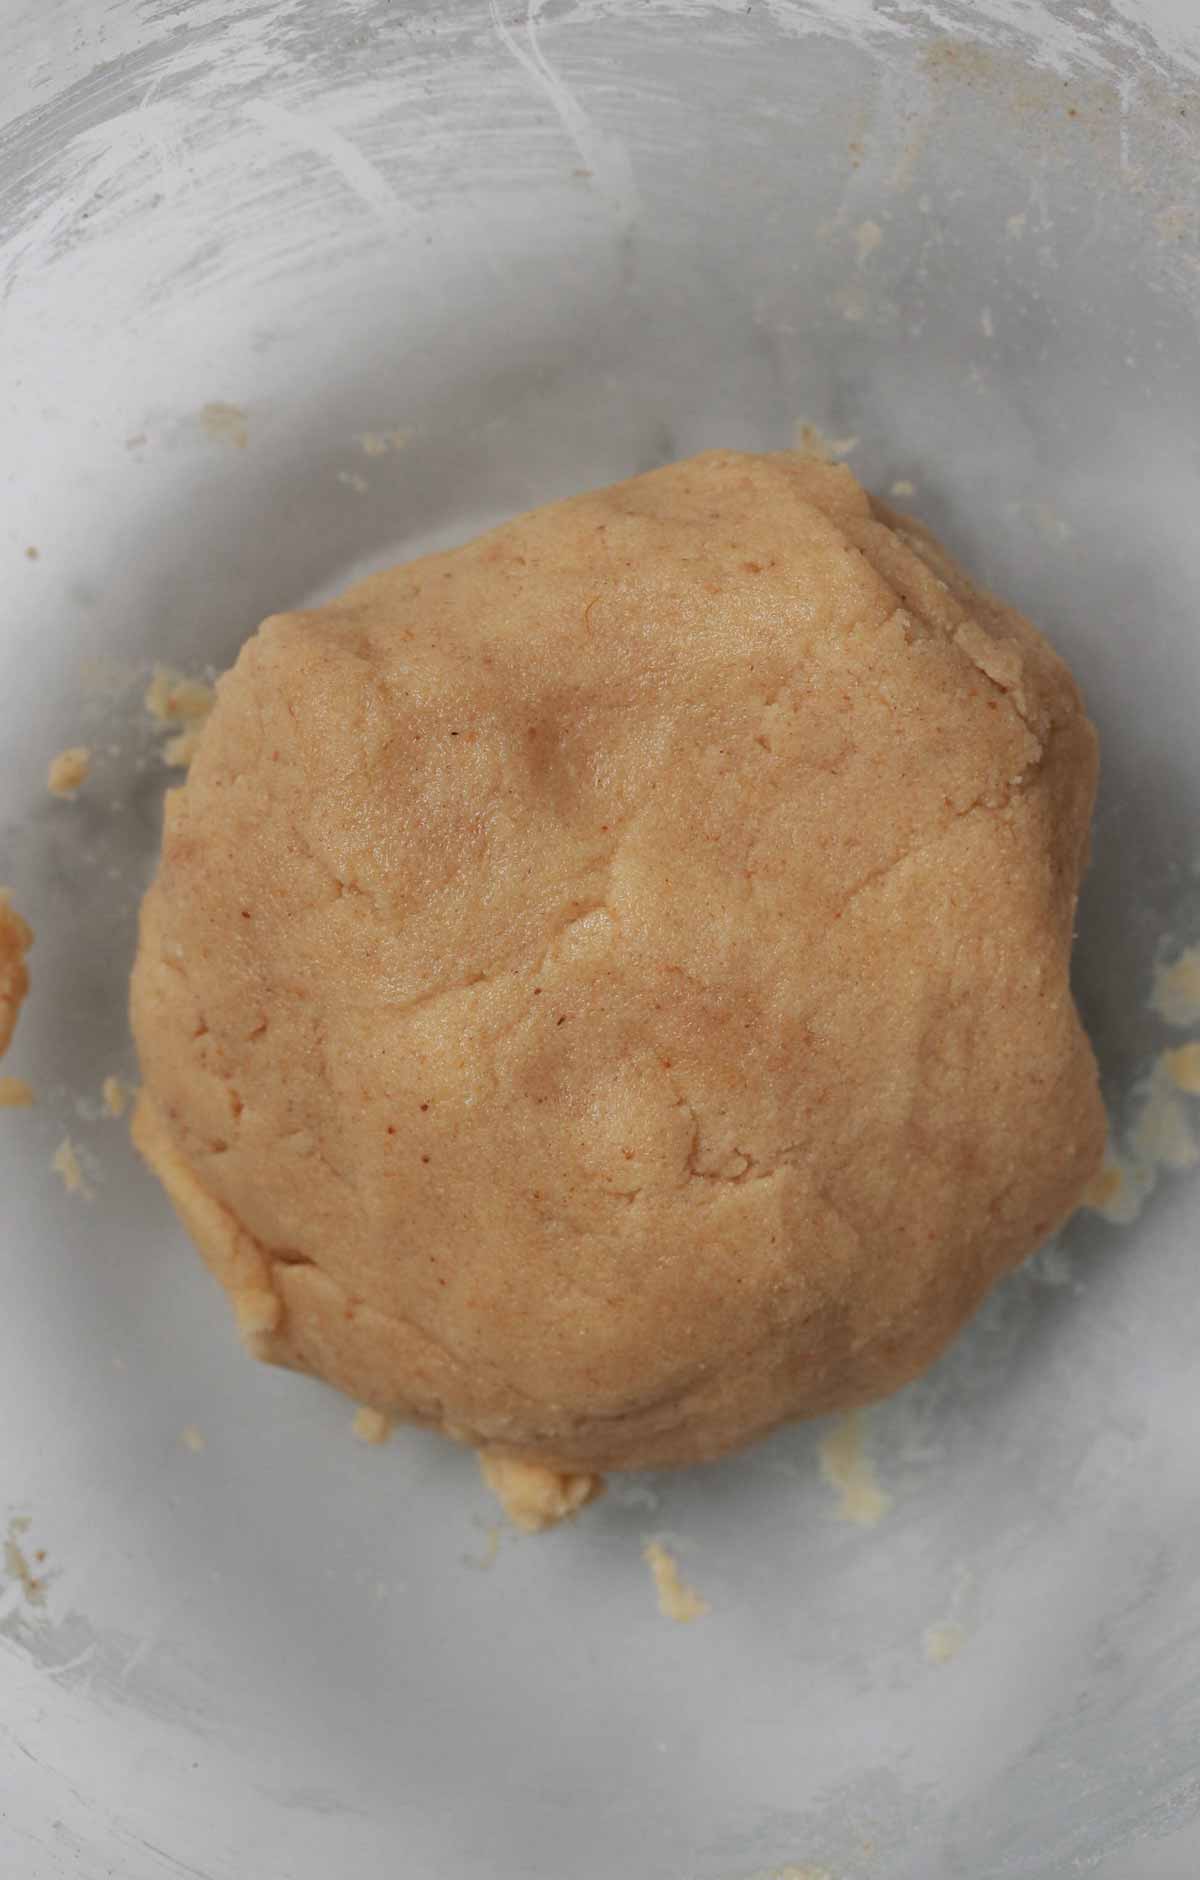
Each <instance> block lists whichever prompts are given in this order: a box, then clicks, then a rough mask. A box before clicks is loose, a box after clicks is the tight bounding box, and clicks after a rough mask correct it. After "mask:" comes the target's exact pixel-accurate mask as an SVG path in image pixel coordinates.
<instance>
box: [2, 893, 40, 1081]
mask: <svg viewBox="0 0 1200 1880" xmlns="http://www.w3.org/2000/svg"><path fill="white" fill-rule="evenodd" d="M32 945H33V929H32V927H30V925H29V923H28V922H27V921H24V920H22V919H21V916H20V915H19V914H18V913H17V910H16V908H15V907H13V906H12V905H11V904H10V902H9V898H8V892H7V890H6V889H4V888H0V1057H3V1056H4V1053H5V1052H6V1051H7V1049H8V1047H9V1043H10V1042H11V1039H12V1035H13V1030H14V1028H15V1026H16V1023H17V1013H18V1012H19V1011H20V1009H21V1006H22V1004H23V1003H24V1000H25V995H26V993H27V992H28V991H29V972H28V969H27V967H26V965H25V955H26V954H27V953H28V951H29V949H30V947H31V946H32Z"/></svg>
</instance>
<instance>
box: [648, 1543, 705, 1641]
mask: <svg viewBox="0 0 1200 1880" xmlns="http://www.w3.org/2000/svg"><path fill="white" fill-rule="evenodd" d="M642 1559H643V1560H644V1561H645V1562H646V1565H647V1566H648V1567H649V1569H650V1571H651V1573H652V1574H653V1575H654V1585H655V1588H656V1590H657V1592H658V1610H659V1611H660V1612H661V1613H662V1616H663V1618H664V1619H674V1620H675V1622H676V1624H677V1625H690V1624H691V1622H692V1620H693V1619H703V1618H704V1616H705V1614H706V1613H709V1612H711V1611H712V1607H711V1606H710V1605H709V1603H708V1601H707V1600H706V1599H701V1597H700V1595H699V1593H698V1592H697V1591H696V1589H695V1587H694V1586H689V1585H688V1583H687V1581H686V1580H685V1579H684V1578H683V1577H682V1575H681V1574H680V1571H679V1563H678V1561H677V1560H676V1558H675V1556H674V1554H672V1553H670V1552H669V1551H668V1550H667V1548H665V1547H664V1546H663V1544H662V1542H661V1541H649V1542H648V1543H647V1545H646V1546H645V1547H643V1549H642Z"/></svg>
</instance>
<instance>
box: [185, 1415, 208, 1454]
mask: <svg viewBox="0 0 1200 1880" xmlns="http://www.w3.org/2000/svg"><path fill="white" fill-rule="evenodd" d="M179 1440H180V1442H181V1443H182V1444H183V1446H184V1448H185V1449H190V1450H191V1452H192V1454H193V1455H194V1456H198V1455H200V1454H202V1452H203V1450H204V1446H205V1445H204V1437H203V1435H202V1434H201V1432H200V1431H199V1430H198V1429H197V1428H196V1425H195V1424H194V1423H189V1424H188V1426H187V1428H186V1429H185V1430H181V1431H180V1433H179Z"/></svg>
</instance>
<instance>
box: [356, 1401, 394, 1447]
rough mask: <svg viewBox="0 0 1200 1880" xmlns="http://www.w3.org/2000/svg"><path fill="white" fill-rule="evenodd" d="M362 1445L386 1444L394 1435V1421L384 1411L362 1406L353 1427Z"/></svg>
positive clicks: (365, 1405) (368, 1405)
mask: <svg viewBox="0 0 1200 1880" xmlns="http://www.w3.org/2000/svg"><path fill="white" fill-rule="evenodd" d="M351 1427H352V1428H353V1430H354V1434H355V1435H356V1436H357V1438H358V1440H359V1442H360V1443H386V1441H387V1439H388V1437H389V1436H390V1435H391V1433H392V1419H391V1417H390V1416H388V1415H387V1414H386V1412H385V1411H383V1410H373V1409H372V1408H371V1406H370V1404H365V1403H364V1404H360V1405H359V1407H358V1409H357V1410H356V1411H355V1413H354V1422H353V1424H352V1426H351Z"/></svg>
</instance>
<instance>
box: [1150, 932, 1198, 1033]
mask: <svg viewBox="0 0 1200 1880" xmlns="http://www.w3.org/2000/svg"><path fill="white" fill-rule="evenodd" d="M1150 1003H1151V1005H1152V1006H1153V1007H1154V1009H1155V1011H1157V1012H1159V1013H1161V1015H1162V1017H1163V1018H1165V1019H1166V1021H1167V1023H1168V1025H1196V1024H1200V947H1188V948H1187V949H1186V951H1185V952H1183V953H1181V954H1180V955H1179V957H1178V959H1175V960H1172V962H1171V964H1170V965H1169V966H1160V967H1158V969H1157V971H1156V972H1155V975H1154V990H1153V992H1152V993H1151V995H1150Z"/></svg>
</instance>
